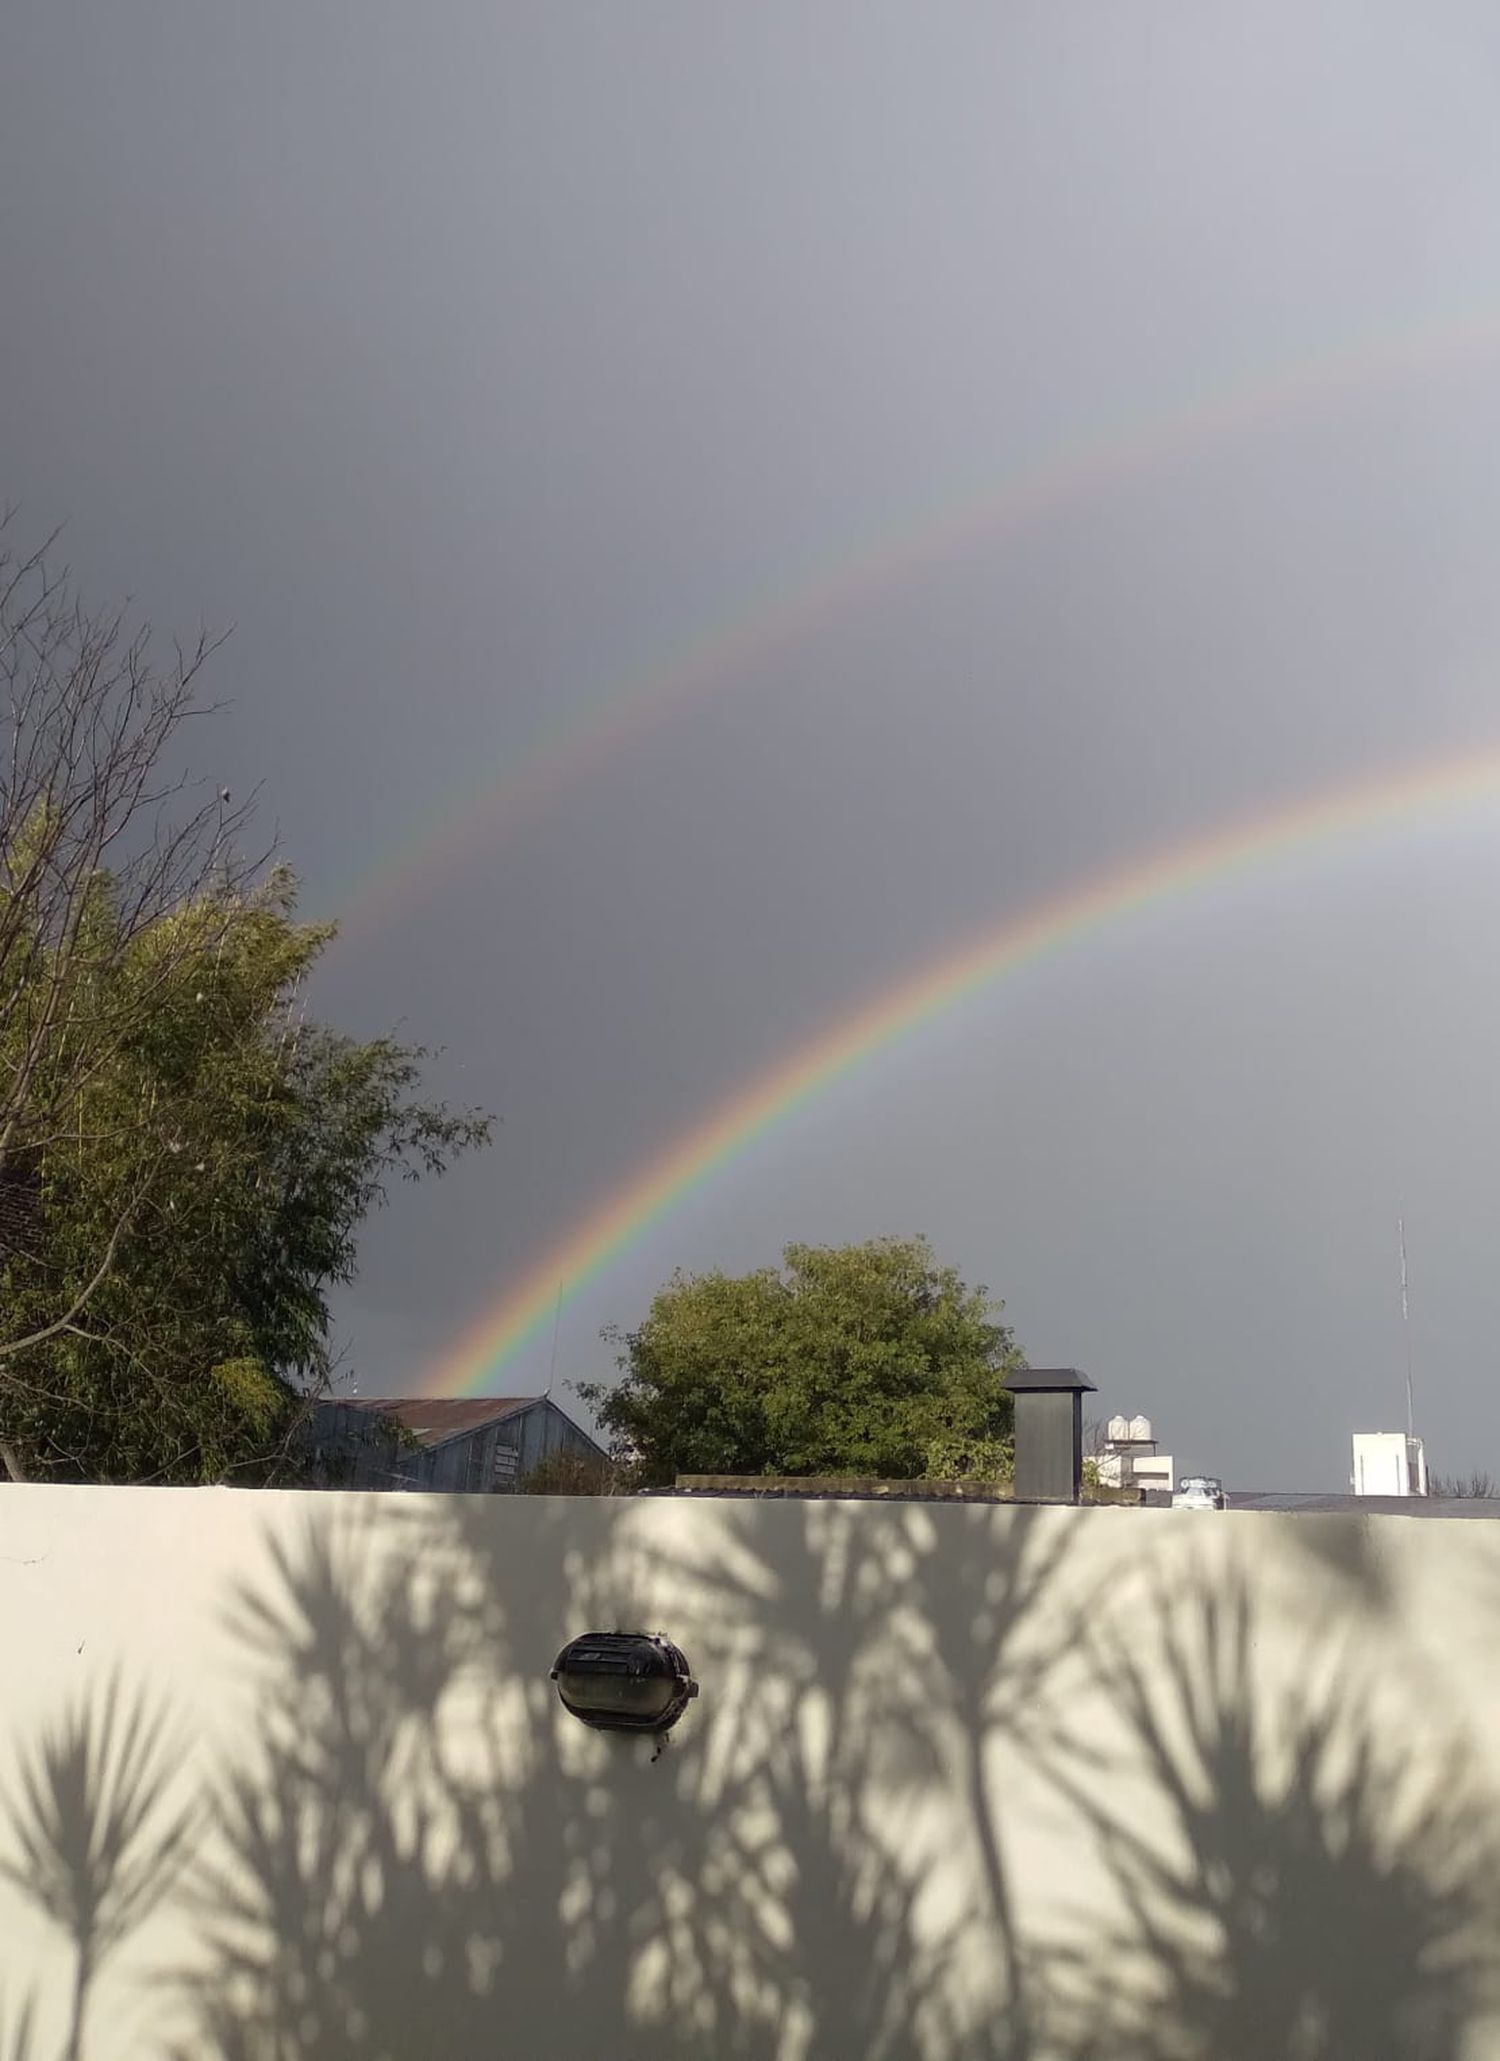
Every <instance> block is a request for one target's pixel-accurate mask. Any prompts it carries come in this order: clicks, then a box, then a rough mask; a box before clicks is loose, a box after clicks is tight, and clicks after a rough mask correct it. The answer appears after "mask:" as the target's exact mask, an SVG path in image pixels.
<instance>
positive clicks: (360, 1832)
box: [0, 1486, 1500, 2061]
mask: <svg viewBox="0 0 1500 2061" xmlns="http://www.w3.org/2000/svg"><path fill="white" fill-rule="evenodd" d="M1497 1623H1500V1528H1497V1527H1496V1526H1494V1525H1492V1524H1484V1523H1457V1522H1447V1521H1443V1520H1438V1519H1431V1520H1414V1519H1410V1518H1400V1517H1365V1516H1350V1517H1329V1518H1318V1517H1275V1516H1269V1515H1264V1516H1262V1515H1250V1514H1246V1515H1235V1514H1233V1513H1231V1514H1228V1515H1224V1516H1211V1517H1210V1516H1198V1515H1194V1514H1192V1513H1186V1512H1174V1511H1165V1510H1164V1511H1159V1512H1157V1511H1143V1510H1111V1509H1071V1508H1056V1509H1028V1508H1024V1507H1015V1506H1009V1507H1007V1506H985V1505H981V1506H975V1505H967V1506H964V1505H958V1506H952V1505H916V1504H899V1503H821V1504H820V1503H802V1502H796V1501H766V1502H760V1501H747V1502H733V1501H724V1502H712V1501H706V1500H692V1501H688V1500H674V1499H607V1498H606V1499H588V1498H585V1499H580V1500H576V1501H575V1500H568V1499H565V1498H532V1497H505V1496H500V1497H454V1496H432V1497H423V1496H361V1495H356V1494H332V1493H330V1494H325V1495H302V1496H299V1495H296V1494H294V1493H289V1494H273V1493H256V1492H248V1491H234V1490H228V1489H207V1490H131V1489H62V1488H43V1487H29V1486H6V1487H3V1488H0V1631H3V1638H4V1651H5V1653H6V1656H7V1662H8V1664H7V1667H6V1669H5V1672H4V1675H3V1677H0V2010H3V2013H4V2016H5V2023H4V2025H3V2026H0V2053H3V2054H4V2055H5V2056H6V2057H7V2061H11V2057H12V2056H13V2055H19V2054H23V2053H24V2054H26V2055H29V2056H34V2057H42V2056H45V2057H47V2061H52V2057H54V2056H56V2055H58V2054H60V2053H62V2052H63V2051H64V2050H65V2043H66V2042H67V2039H68V2036H69V2031H70V2019H71V2015H72V2010H73V1998H74V1995H75V1990H76V1987H77V1984H76V1976H77V1972H78V1967H79V1959H80V1956H79V1948H80V1946H82V1948H83V1955H82V1963H83V1968H84V1981H83V1984H82V1996H83V2021H84V2022H83V2027H82V2038H81V2042H80V2043H79V2046H78V2048H77V2049H76V2051H77V2052H79V2053H80V2054H81V2055H82V2056H83V2057H85V2061H127V2057H128V2061H150V2057H153V2056H161V2057H162V2061H168V2057H173V2056H178V2055H182V2056H186V2055H193V2056H195V2057H197V2056H223V2057H225V2061H231V2057H232V2061H258V2057H264V2061H291V2057H303V2061H324V2057H327V2061H333V2057H335V2056H339V2057H348V2056H370V2057H372V2061H374V2057H379V2056H392V2057H402V2061H405V2057H419V2056H425V2055H429V2054H442V2055H444V2056H445V2057H451V2061H465V2057H468V2056H474V2057H476V2061H477V2057H480V2056H484V2057H490V2056H494V2055H501V2056H516V2057H524V2061H580V2057H584V2056H594V2055H609V2056H611V2057H616V2056H618V2057H621V2061H635V2057H639V2061H647V2057H653V2061H654V2057H658V2056H667V2057H670V2061H704V2057H715V2061H717V2057H721V2056H722V2057H734V2056H743V2057H747V2061H840V2057H848V2061H866V2057H882V2061H905V2057H918V2061H998V2057H1001V2056H1014V2057H1020V2056H1022V2055H1024V2056H1027V2057H1036V2061H1053V2057H1055V2061H1103V2057H1109V2061H1116V2057H1123V2061H1199V2057H1201V2061H1270V2057H1277V2061H1280V2057H1284V2056H1294V2057H1296V2061H1345V2057H1348V2061H1355V2057H1358V2061H1366V2057H1374V2056H1379V2057H1381V2061H1403V2057H1411V2061H1500V1728H1497V1727H1496V1726H1495V1725H1494V1723H1493V1712H1494V1709H1495V1708H1496V1705H1497V1700H1500V1641H1497V1640H1496V1638H1495V1636H1494V1633H1495V1630H1496V1628H1497ZM632 1625H635V1626H640V1627H643V1628H646V1629H650V1630H658V1629H659V1630H662V1631H665V1632H667V1633H669V1634H670V1635H671V1636H672V1637H673V1638H675V1639H677V1640H678V1641H679V1642H680V1643H681V1645H682V1646H683V1647H684V1648H685V1650H686V1652H687V1654H688V1657H689V1659H690V1661H691V1663H692V1665H693V1668H694V1671H695V1674H696V1676H697V1678H698V1680H699V1682H700V1684H701V1689H702V1693H701V1696H700V1697H699V1699H698V1701H697V1702H696V1703H694V1704H693V1705H692V1706H691V1707H690V1708H689V1711H688V1714H687V1716H686V1717H685V1718H684V1720H683V1722H682V1724H681V1725H680V1726H679V1728H678V1730H677V1732H676V1733H674V1734H673V1736H672V1740H671V1742H670V1744H669V1745H668V1747H667V1749H666V1750H665V1751H664V1752H662V1753H661V1754H660V1755H658V1756H656V1757H653V1753H652V1749H651V1747H650V1745H649V1744H648V1743H647V1742H644V1741H638V1740H636V1741H632V1740H624V1741H621V1740H617V1739H610V1738H607V1737H603V1736H600V1735H597V1734H594V1733H591V1732H589V1731H587V1730H586V1729H585V1728H584V1727H582V1726H580V1725H579V1724H577V1723H576V1722H575V1721H574V1720H572V1719H570V1718H569V1717H568V1716H567V1715H566V1714H565V1713H564V1712H562V1711H561V1709H560V1708H559V1706H558V1704H557V1701H556V1697H555V1694H554V1691H553V1690H552V1688H551V1686H550V1684H549V1682H548V1679H547V1674H548V1669H549V1667H550V1666H551V1663H552V1661H553V1659H554V1657H555V1655H556V1653H557V1650H558V1649H559V1647H560V1646H561V1645H562V1644H563V1643H564V1641H565V1640H566V1639H568V1638H569V1637H571V1636H573V1635H575V1634H576V1633H578V1632H581V1631H584V1630H587V1629H589V1628H591V1627H595V1628H601V1627H602V1628H615V1627H618V1626H627V1627H628V1626H632ZM189 1813H191V1814H192V1815H191V1816H189V1815H187V1814H189ZM122 1837H123V1839H124V1866H123V1868H121V1869H119V1870H112V1864H111V1863H110V1861H109V1859H108V1856H109V1855H110V1854H111V1853H112V1852H115V1851H117V1850H119V1849H120V1845H121V1838H122ZM90 1911H92V1912H94V1913H96V1914H99V1918H100V1922H99V1923H97V1924H81V1923H80V1921H79V1918H78V1915H77V1914H78V1913H79V1912H85V1913H87V1912H90ZM28 2003H29V2005H30V2007H31V2008H32V2010H33V2016H32V2018H31V2021H30V2024H29V2044H24V2043H22V2042H21V2041H20V2040H19V2037H18V2035H19V2033H20V2031H21V2030H22V2028H23V2014H24V2013H25V2011H26V2010H27V2008H28Z"/></svg>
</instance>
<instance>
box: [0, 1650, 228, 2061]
mask: <svg viewBox="0 0 1500 2061" xmlns="http://www.w3.org/2000/svg"><path fill="white" fill-rule="evenodd" d="M178 1775H179V1762H178V1758H177V1756H176V1754H175V1753H174V1751H173V1747H172V1743H171V1741H170V1738H169V1735H168V1733H167V1731H166V1729H165V1727H164V1725H163V1722H162V1717H161V1713H160V1712H159V1711H157V1710H156V1709H154V1708H153V1707H152V1706H151V1705H150V1704H148V1702H147V1701H146V1700H145V1698H144V1697H142V1696H139V1695H135V1696H131V1695H127V1694H126V1693H125V1691H124V1690H123V1689H122V1686H121V1683H120V1680H119V1677H118V1676H112V1677H110V1678H108V1679H107V1680H106V1681H105V1683H104V1685H103V1687H102V1690H101V1691H100V1693H99V1694H98V1695H97V1696H96V1697H95V1698H93V1699H92V1700H80V1701H78V1702H75V1703H74V1704H72V1705H71V1706H70V1707H69V1708H68V1709H67V1710H66V1711H65V1712H64V1713H63V1715H62V1716H61V1718H60V1719H59V1720H58V1721H57V1722H56V1723H55V1724H54V1725H53V1726H52V1727H51V1728H50V1729H49V1730H47V1731H46V1732H45V1733H44V1734H43V1736H42V1738H41V1740H40V1742H39V1744H38V1745H37V1746H36V1747H35V1748H34V1749H33V1750H32V1751H31V1752H30V1753H28V1754H26V1755H25V1756H23V1758H22V1760H21V1762H20V1765H19V1768H18V1771H17V1776H16V1780H15V1783H14V1786H13V1788H12V1790H11V1792H10V1793H9V1794H8V1795H6V1797H5V1798H4V1800H3V1808H4V1822H5V1834H6V1837H5V1843H4V1845H3V1847H0V1879H4V1880H5V1881H7V1882H8V1883H10V1884H11V1886H12V1887H13V1888H15V1889H17V1890H19V1891H20V1892H21V1894H22V1896H23V1897H24V1898H25V1899H26V1900H27V1901H28V1902H29V1903H30V1904H31V1905H32V1907H33V1908H34V1909H35V1910H36V1911H37V1912H38V1913H39V1914H40V1915H41V1916H42V1917H44V1918H45V1919H46V1920H48V1921H49V1923H50V1924H51V1925H53V1926H54V1927H56V1928H57V1930H58V1931H59V1932H60V1933H61V1934H62V1936H63V1938H64V1939H65V1940H66V1942H67V1944H68V1946H69V1948H70V1950H71V1954H72V1963H73V1966H72V1978H71V1984H70V1991H69V1996H68V1999H67V2029H66V2032H65V2034H64V2037H63V2044H62V2047H61V2053H62V2055H63V2057H64V2061H80V2057H81V2056H82V2055H83V2054H84V2052H85V2042H86V2036H87V2027H88V2017H89V2008H90V2004H91V2002H92V1999H93V1995H94V1990H95V1986H96V1984H97V1982H98V1979H99V1976H100V1974H101V1971H102V1970H104V1968H105V1967H106V1966H107V1965H109V1964H110V1963H112V1962H113V1961H114V1959H115V1957H116V1956H117V1955H118V1953H119V1951H120V1949H121V1948H122V1947H123V1945H124V1944H125V1942H126V1940H127V1939H128V1938H129V1937H130V1935H131V1934H132V1933H134V1932H136V1931H137V1930H138V1929H139V1928H140V1927H141V1926H142V1925H144V1923H145V1922H146V1920H147V1919H148V1918H149V1917H150V1916H151V1914H152V1912H153V1911H154V1910H155V1909H156V1907H157V1905H158V1904H159V1903H160V1902H161V1901H162V1899H163V1898H164V1897H165V1896H166V1895H167V1894H168V1892H169V1891H170V1890H171V1888H172V1886H173V1884H174V1881H175V1880H176V1878H177V1876H178V1874H179V1871H180V1870H181V1868H182V1865H183V1863H184V1861H185V1859H186V1855H187V1847H188V1842H189V1840H190V1838H191V1836H192V1832H193V1829H194V1824H195V1821H196V1816H197V1812H196V1806H195V1804H194V1803H193V1802H192V1801H187V1802H184V1801H183V1800H182V1798H181V1795H180V1793H179V1792H178ZM36 2051H37V2046H36V2001H35V1998H34V1997H30V1996H28V1998H27V1999H26V2001H25V2002H24V2003H23V2004H22V2005H21V2006H20V2008H19V2010H18V2011H17V2013H16V2016H15V2018H14V2019H13V2020H12V2021H11V2022H10V2023H9V2024H8V2025H0V2055H4V2056H6V2057H7V2061H28V2057H30V2056H32V2055H33V2054H34V2053H35V2052H36Z"/></svg>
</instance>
